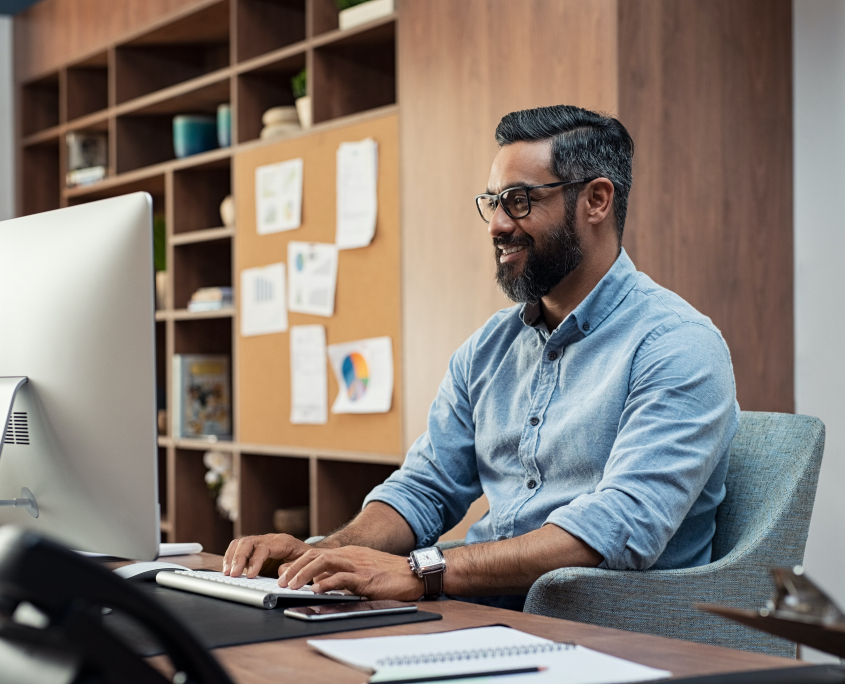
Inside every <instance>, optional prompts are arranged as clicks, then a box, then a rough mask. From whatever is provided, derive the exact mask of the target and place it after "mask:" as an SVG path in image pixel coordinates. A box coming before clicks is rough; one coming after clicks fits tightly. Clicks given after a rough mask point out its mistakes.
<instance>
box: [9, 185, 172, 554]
mask: <svg viewBox="0 0 845 684" xmlns="http://www.w3.org/2000/svg"><path fill="white" fill-rule="evenodd" d="M152 235H153V230H152V199H151V197H150V196H149V195H148V194H146V193H135V194H131V195H124V196H122V197H116V198H113V199H106V200H102V201H98V202H91V203H89V204H83V205H79V206H74V207H69V208H66V209H59V210H57V211H51V212H46V213H43V214H36V215H33V216H26V217H23V218H17V219H12V220H9V221H4V222H0V421H2V422H0V499H2V500H3V505H2V506H0V524H9V523H13V524H15V525H17V526H20V527H25V528H29V529H32V530H35V531H38V532H40V533H42V534H46V535H48V536H51V537H53V538H54V539H56V540H58V541H60V542H61V543H63V544H65V545H66V546H69V547H70V548H73V549H77V550H81V551H89V552H97V553H103V554H107V555H113V556H119V557H122V558H134V559H139V560H151V559H153V558H155V557H156V555H157V553H158V546H159V539H160V530H159V503H158V477H157V444H156V394H155V367H156V366H155V321H154V303H153V302H154V286H153V245H152Z"/></svg>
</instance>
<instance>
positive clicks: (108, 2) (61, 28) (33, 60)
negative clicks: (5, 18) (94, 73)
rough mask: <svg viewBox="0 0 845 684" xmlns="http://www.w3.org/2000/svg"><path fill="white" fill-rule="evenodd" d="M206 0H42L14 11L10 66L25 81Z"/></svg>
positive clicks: (19, 78)
mask: <svg viewBox="0 0 845 684" xmlns="http://www.w3.org/2000/svg"><path fill="white" fill-rule="evenodd" d="M205 4H207V0H119V1H118V0H42V1H41V2H39V3H37V4H35V5H33V6H32V7H30V8H29V9H27V10H25V11H24V12H21V13H20V14H18V15H16V16H15V57H16V64H15V70H16V74H17V79H18V80H19V81H25V80H27V79H29V78H31V77H33V76H35V75H37V74H41V73H44V72H47V71H51V70H53V69H57V68H58V67H59V65H62V64H65V63H67V62H70V61H73V60H75V59H77V58H80V57H84V56H86V55H89V54H92V53H94V52H96V51H97V50H100V49H102V48H104V47H105V46H106V45H108V44H109V43H112V42H114V41H116V40H119V39H120V38H122V37H123V36H125V35H128V34H130V33H133V32H135V31H138V30H140V29H143V28H145V27H147V26H149V25H151V24H154V23H156V22H157V21H159V20H162V19H164V18H166V17H168V16H170V15H172V14H174V13H175V12H178V11H180V10H190V9H192V8H195V7H201V6H202V5H205Z"/></svg>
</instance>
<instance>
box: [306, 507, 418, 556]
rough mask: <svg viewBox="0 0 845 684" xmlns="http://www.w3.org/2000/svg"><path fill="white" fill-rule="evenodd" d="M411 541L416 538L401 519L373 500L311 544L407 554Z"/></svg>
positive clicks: (391, 509) (328, 547) (410, 547)
mask: <svg viewBox="0 0 845 684" xmlns="http://www.w3.org/2000/svg"><path fill="white" fill-rule="evenodd" d="M415 543H416V538H415V537H414V533H413V531H412V530H411V527H410V525H408V523H407V522H406V521H405V518H403V517H402V516H401V515H399V513H397V512H396V510H395V509H393V508H392V507H390V506H388V505H387V504H385V503H382V502H381V501H373V502H372V503H370V504H368V505H367V507H366V508H364V510H363V511H361V512H360V513H359V514H358V515H356V516H355V518H353V519H352V521H351V522H350V523H349V524H348V525H345V526H344V527H341V528H340V529H339V530H337V531H336V532H333V533H332V534H330V535H329V536H328V537H326V538H325V539H323V540H322V541H319V542H317V543H316V544H314V546H315V547H316V548H324V549H336V548H339V547H341V546H366V547H368V548H371V549H376V550H377V551H384V552H386V553H393V554H398V555H407V554H409V553H410V552H411V551H412V550H413V549H414V545H415Z"/></svg>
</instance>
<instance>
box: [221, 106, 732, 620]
mask: <svg viewBox="0 0 845 684" xmlns="http://www.w3.org/2000/svg"><path fill="white" fill-rule="evenodd" d="M496 139H497V141H498V143H499V146H500V149H499V152H498V154H497V156H496V158H495V161H494V163H493V167H492V170H491V173H490V179H489V184H488V188H487V193H485V194H482V195H479V196H478V197H477V198H476V203H477V206H478V210H479V213H480V214H481V217H482V219H483V220H484V221H486V222H487V223H488V230H489V233H490V235H491V237H492V240H493V245H494V247H495V255H496V268H497V279H498V282H499V285H500V286H501V288H502V289H503V290H504V292H505V293H506V294H507V295H508V296H509V297H510V298H511V299H512V300H514V301H515V302H519V303H521V304H520V305H518V306H514V307H513V308H510V309H505V310H503V311H500V312H498V313H497V314H495V315H494V316H493V317H492V318H491V319H490V320H489V321H488V322H487V323H486V324H485V325H484V326H483V327H482V328H481V329H480V330H478V331H477V332H476V333H475V334H474V335H473V336H472V337H471V338H470V339H469V340H467V342H465V343H464V344H463V346H461V348H460V349H458V351H457V352H456V353H455V354H454V356H453V357H452V359H451V361H450V364H449V369H448V372H447V374H446V377H445V379H444V380H443V383H442V384H441V386H440V389H439V391H438V394H437V397H436V399H435V401H434V404H433V405H432V408H431V412H430V414H429V421H428V431H427V432H426V434H424V435H423V436H421V437H420V438H419V439H418V440H417V441H416V442H415V444H414V445H413V446H412V447H411V449H410V451H409V452H408V455H407V458H406V460H405V464H404V465H403V467H402V468H401V470H399V471H397V472H395V473H394V474H392V475H391V476H390V477H389V478H388V479H387V481H386V482H385V483H384V484H382V485H379V486H378V487H376V488H375V489H374V490H373V491H372V492H371V493H370V494H369V496H368V497H367V499H366V501H365V502H364V508H363V510H362V511H361V513H359V515H358V516H357V517H356V518H355V519H354V520H353V521H352V522H350V523H349V524H348V525H347V526H346V527H344V528H342V529H340V530H338V531H337V532H335V533H334V534H332V535H330V536H329V537H327V538H325V539H324V540H322V541H321V542H319V543H317V544H314V545H313V546H309V545H307V544H304V543H303V542H300V541H298V540H296V539H294V538H292V537H290V536H288V535H265V536H263V537H246V538H244V539H241V540H240V541H237V540H236V541H233V542H232V544H231V545H230V546H229V549H228V551H227V552H226V558H225V564H224V572H225V573H229V574H232V575H235V576H239V575H240V574H241V572H242V571H243V570H246V572H247V575H248V576H249V577H254V576H255V575H256V574H257V573H258V572H259V570H260V569H261V568H262V566H263V565H265V563H266V562H272V561H275V562H276V563H279V562H282V563H283V564H282V565H281V566H280V567H279V583H280V585H282V586H290V587H292V588H299V587H301V586H303V585H304V584H306V583H308V582H311V581H313V582H314V587H313V588H314V590H315V591H327V590H330V589H348V590H350V591H352V592H354V593H356V594H361V595H365V596H368V597H370V598H394V599H404V600H417V599H419V598H420V597H422V596H423V595H426V597H427V598H435V597H436V596H438V595H440V594H441V593H444V592H445V593H446V594H447V595H450V596H456V597H479V596H486V597H500V600H499V601H498V605H502V606H508V607H517V608H518V607H520V606H521V604H522V602H524V597H525V594H526V593H527V592H528V589H529V588H530V586H531V585H532V583H533V582H534V581H535V580H536V579H537V578H538V577H540V576H541V575H542V574H544V573H545V572H548V571H550V570H553V569H556V568H560V567H565V566H600V567H607V568H611V569H617V570H645V569H647V568H682V567H689V566H695V565H702V564H705V563H708V562H709V561H710V553H711V540H712V537H713V532H714V529H715V512H716V507H717V506H718V505H719V503H720V502H721V501H722V499H723V498H724V491H725V490H724V480H725V472H726V470H727V464H728V454H729V448H730V443H731V440H732V439H733V436H734V433H735V432H736V428H737V424H738V414H739V409H738V406H737V404H736V399H735V395H736V391H735V387H734V378H733V370H732V367H731V362H730V355H729V352H728V349H727V346H726V345H725V342H724V340H723V339H722V337H721V335H720V334H719V331H718V330H717V329H716V328H715V327H714V326H713V324H712V323H711V322H710V320H709V319H708V318H706V317H705V316H703V315H701V314H700V313H698V312H697V311H695V310H694V309H693V308H692V307H691V306H690V305H689V304H687V303H686V302H684V301H683V300H682V299H681V298H680V297H678V296H677V295H675V294H673V293H671V292H669V291H668V290H665V289H663V288H661V287H660V286H658V285H656V284H655V283H654V282H653V281H651V279H649V278H648V277H647V276H645V275H644V274H641V273H638V272H637V271H636V269H635V268H634V265H633V263H632V262H631V260H630V259H629V258H628V256H627V254H626V253H625V251H624V249H622V244H621V241H622V232H623V228H624V224H625V215H626V211H627V202H628V193H629V191H630V188H631V180H632V175H631V164H632V158H633V142H632V140H631V138H630V136H629V135H628V132H627V131H626V130H625V128H624V126H622V124H621V123H620V122H619V121H617V120H615V119H613V118H610V117H607V116H603V115H600V114H597V113H595V112H590V111H587V110H583V109H579V108H577V107H570V106H556V107H544V108H539V109H532V110H526V111H521V112H514V113H512V114H508V115H507V116H505V117H504V118H503V119H502V121H501V122H500V124H499V126H498V128H497V129H496ZM482 492H483V493H484V494H486V495H487V498H488V500H489V502H490V510H489V512H488V513H487V514H486V515H485V516H484V517H483V518H482V519H481V520H480V521H479V522H477V523H475V525H473V526H472V528H471V529H470V531H469V534H468V535H467V545H466V546H463V547H460V548H455V549H450V550H447V551H446V552H445V554H444V557H443V559H442V560H441V559H440V557H439V551H434V550H433V551H419V549H421V548H424V547H431V546H432V545H433V544H434V543H435V542H436V541H437V539H438V537H439V536H440V535H441V534H442V533H443V532H445V531H446V530H448V529H449V528H451V527H452V526H454V525H455V524H456V523H457V522H459V521H460V520H461V519H462V517H463V516H464V514H465V513H466V511H467V509H468V507H469V505H470V504H471V503H472V502H473V501H474V500H475V499H477V498H478V497H479V496H480V495H481V494H482ZM415 549H416V550H417V551H415ZM409 553H410V554H411V557H410V558H409V557H408V555H409ZM409 561H410V565H409ZM444 566H445V567H444ZM265 570H266V567H265ZM426 570H427V571H429V572H426ZM513 596H515V597H516V598H514V599H511V598H509V597H513ZM490 602H494V601H493V600H491V601H490Z"/></svg>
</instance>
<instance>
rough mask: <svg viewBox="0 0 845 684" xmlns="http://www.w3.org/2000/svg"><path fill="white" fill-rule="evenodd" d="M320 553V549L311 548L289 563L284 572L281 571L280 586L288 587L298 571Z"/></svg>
mask: <svg viewBox="0 0 845 684" xmlns="http://www.w3.org/2000/svg"><path fill="white" fill-rule="evenodd" d="M319 555H320V552H319V551H315V550H314V549H310V550H309V551H306V552H305V553H303V554H302V555H301V556H300V557H299V558H297V559H296V560H294V561H291V562H290V563H288V564H287V568H285V569H284V570H283V571H282V572H280V573H279V586H281V587H286V586H288V580H289V579H290V578H293V576H294V575H296V573H298V572H299V571H300V570H302V568H304V567H305V566H306V565H308V563H310V562H311V561H312V560H314V559H315V558H316V557H317V556H319Z"/></svg>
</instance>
